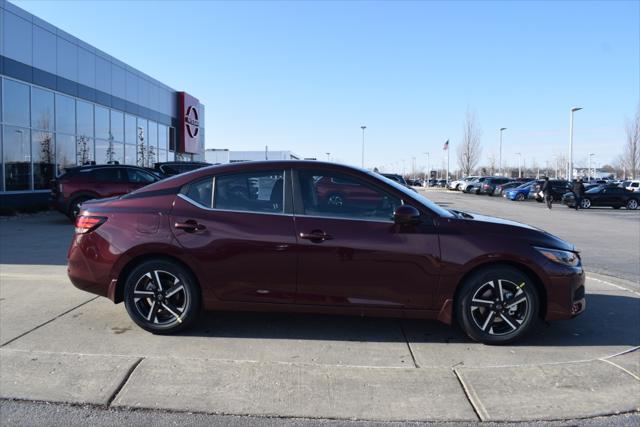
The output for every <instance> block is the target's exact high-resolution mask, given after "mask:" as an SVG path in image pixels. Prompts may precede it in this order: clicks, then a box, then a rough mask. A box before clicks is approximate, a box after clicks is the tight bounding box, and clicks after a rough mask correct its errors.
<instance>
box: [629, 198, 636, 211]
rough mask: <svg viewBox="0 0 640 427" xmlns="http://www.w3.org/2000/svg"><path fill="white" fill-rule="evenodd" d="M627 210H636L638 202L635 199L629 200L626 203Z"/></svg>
mask: <svg viewBox="0 0 640 427" xmlns="http://www.w3.org/2000/svg"><path fill="white" fill-rule="evenodd" d="M627 209H631V210H635V209H638V201H637V200H636V199H629V201H628V202H627Z"/></svg>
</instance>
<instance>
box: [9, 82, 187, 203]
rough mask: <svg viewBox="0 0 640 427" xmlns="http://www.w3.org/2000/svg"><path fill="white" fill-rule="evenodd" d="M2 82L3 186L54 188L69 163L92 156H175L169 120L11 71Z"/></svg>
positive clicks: (147, 161)
mask: <svg viewBox="0 0 640 427" xmlns="http://www.w3.org/2000/svg"><path fill="white" fill-rule="evenodd" d="M0 84H1V85H0V87H1V88H2V90H1V91H0V107H1V108H0V110H1V111H2V116H1V118H2V120H1V126H2V132H1V134H2V138H1V139H0V141H1V148H2V174H1V175H0V191H4V192H8V191H34V190H49V188H50V181H51V179H53V178H54V177H55V176H57V175H59V174H61V173H62V172H63V171H64V169H65V168H69V167H73V166H78V165H84V164H91V162H95V163H96V164H105V163H113V164H116V163H118V164H129V165H138V166H145V167H153V164H154V163H155V162H166V161H169V160H174V159H175V155H174V154H173V152H170V151H169V139H170V132H171V131H173V129H172V128H171V127H169V126H166V125H163V124H159V123H157V122H154V121H151V120H147V119H144V118H141V117H136V116H134V115H131V114H125V113H124V112H123V111H118V110H116V109H113V108H107V107H105V106H102V105H99V104H96V103H91V102H87V101H84V100H80V99H77V98H74V97H71V96H67V95H63V94H61V93H57V92H55V91H52V90H49V89H46V88H42V87H38V86H35V85H33V84H27V83H24V82H20V81H17V80H14V79H10V78H6V77H3V78H2V79H0Z"/></svg>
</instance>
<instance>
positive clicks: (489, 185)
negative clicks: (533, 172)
mask: <svg viewBox="0 0 640 427" xmlns="http://www.w3.org/2000/svg"><path fill="white" fill-rule="evenodd" d="M507 182H511V180H510V179H509V178H505V177H503V176H491V177H488V178H486V179H485V180H484V181H483V182H482V185H481V186H480V191H479V194H488V195H489V196H493V192H494V191H495V190H496V187H497V186H498V185H502V184H506V183H507Z"/></svg>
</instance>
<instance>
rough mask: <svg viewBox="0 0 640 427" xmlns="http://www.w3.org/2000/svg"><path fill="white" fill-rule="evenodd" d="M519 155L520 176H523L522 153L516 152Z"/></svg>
mask: <svg viewBox="0 0 640 427" xmlns="http://www.w3.org/2000/svg"><path fill="white" fill-rule="evenodd" d="M516 156H518V178H522V153H516Z"/></svg>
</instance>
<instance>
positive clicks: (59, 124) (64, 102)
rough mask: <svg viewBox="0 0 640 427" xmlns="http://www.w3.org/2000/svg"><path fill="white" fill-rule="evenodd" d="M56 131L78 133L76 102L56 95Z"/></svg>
mask: <svg viewBox="0 0 640 427" xmlns="http://www.w3.org/2000/svg"><path fill="white" fill-rule="evenodd" d="M56 131H58V132H63V133H67V134H75V133H76V101H75V99H73V98H70V97H68V96H64V95H60V94H58V93H56Z"/></svg>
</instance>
